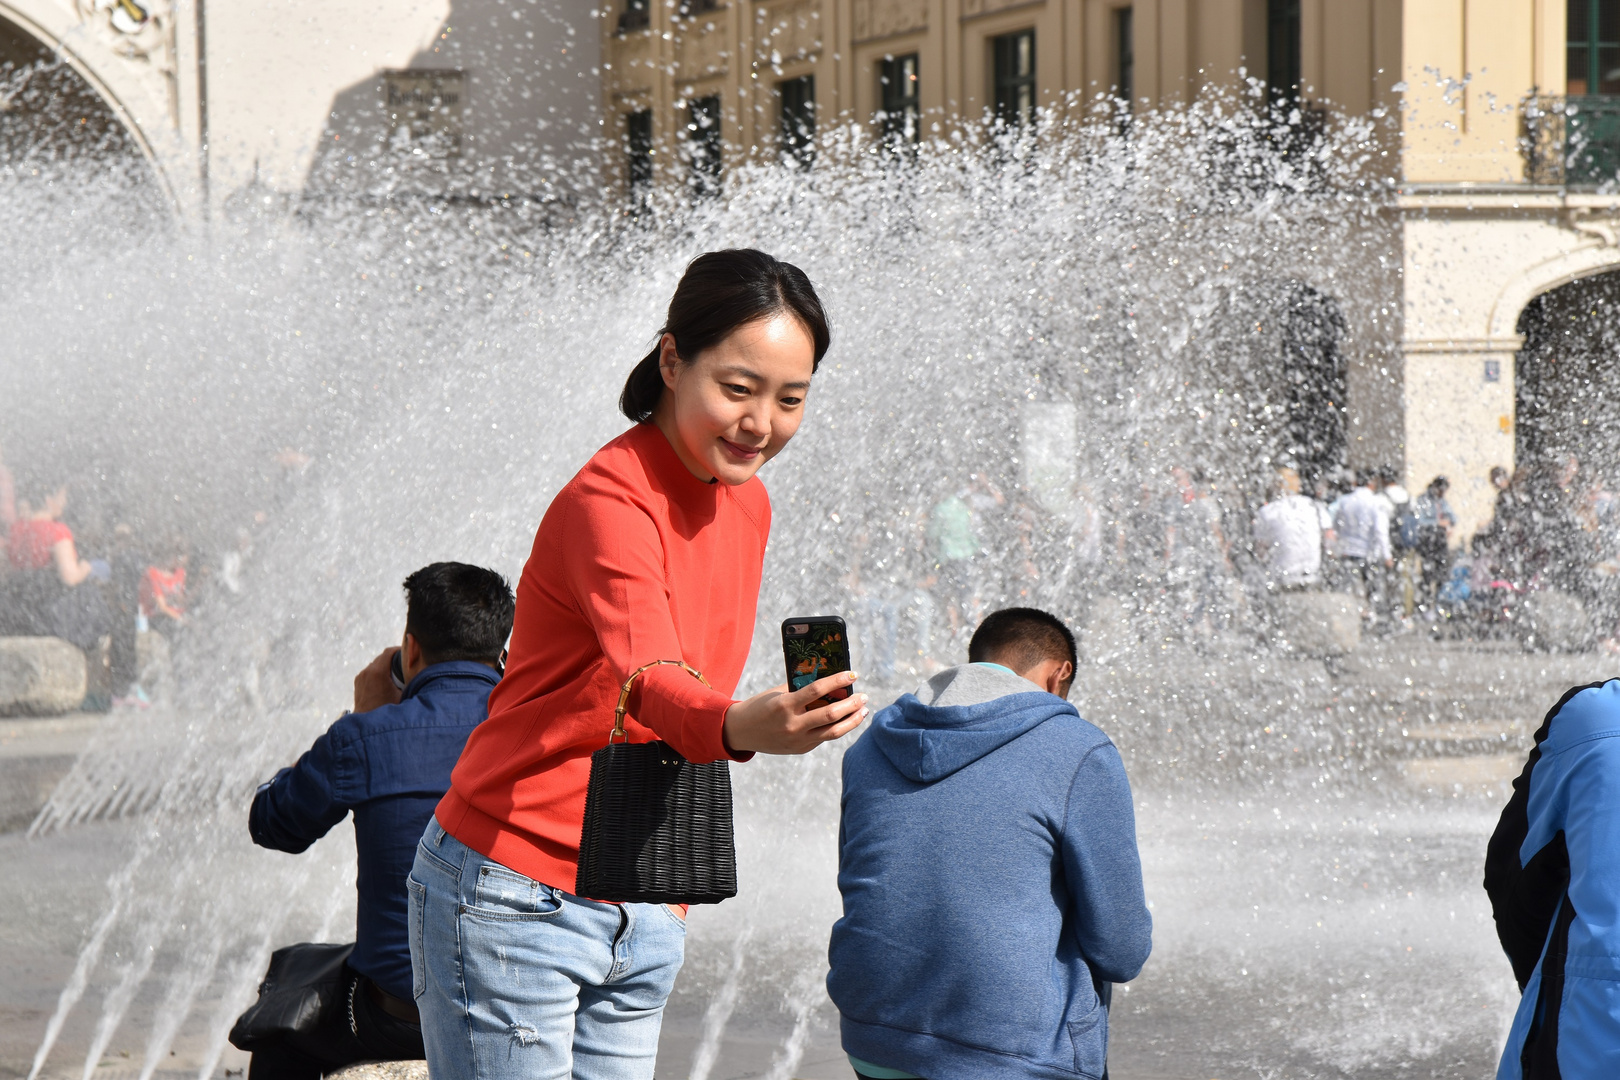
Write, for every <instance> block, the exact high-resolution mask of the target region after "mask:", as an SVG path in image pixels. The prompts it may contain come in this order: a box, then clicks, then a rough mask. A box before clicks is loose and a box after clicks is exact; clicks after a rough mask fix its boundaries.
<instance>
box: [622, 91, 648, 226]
mask: <svg viewBox="0 0 1620 1080" xmlns="http://www.w3.org/2000/svg"><path fill="white" fill-rule="evenodd" d="M624 152H625V171H626V172H627V173H628V174H629V177H630V201H631V203H633V204H634V205H636V206H642V205H644V204H645V203H646V201H647V196H648V194H650V193H651V191H652V183H653V125H652V110H651V109H641V110H639V111H637V112H633V113H627V114H626V115H625V118H624Z"/></svg>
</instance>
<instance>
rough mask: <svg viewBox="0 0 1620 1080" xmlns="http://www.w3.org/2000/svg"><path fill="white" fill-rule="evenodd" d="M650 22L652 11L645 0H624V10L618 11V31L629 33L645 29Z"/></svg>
mask: <svg viewBox="0 0 1620 1080" xmlns="http://www.w3.org/2000/svg"><path fill="white" fill-rule="evenodd" d="M651 24H652V12H651V10H650V9H649V8H648V6H647V0H624V10H623V11H621V12H619V33H621V34H629V33H634V32H635V31H637V30H645V29H647V27H648V26H649V25H651Z"/></svg>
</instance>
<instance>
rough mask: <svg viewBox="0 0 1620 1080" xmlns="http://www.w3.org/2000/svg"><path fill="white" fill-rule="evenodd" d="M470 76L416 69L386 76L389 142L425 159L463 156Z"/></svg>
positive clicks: (384, 78) (385, 88) (440, 70)
mask: <svg viewBox="0 0 1620 1080" xmlns="http://www.w3.org/2000/svg"><path fill="white" fill-rule="evenodd" d="M466 97H467V95H466V73H465V72H461V71H452V70H448V69H432V70H430V69H416V70H411V71H387V72H384V73H383V104H384V105H385V106H386V108H387V109H388V135H389V142H390V143H391V144H392V145H393V146H394V148H395V149H396V150H405V151H409V152H410V153H411V154H416V155H421V156H422V157H431V158H447V157H458V156H460V154H461V137H462V130H463V119H464V110H465V103H466Z"/></svg>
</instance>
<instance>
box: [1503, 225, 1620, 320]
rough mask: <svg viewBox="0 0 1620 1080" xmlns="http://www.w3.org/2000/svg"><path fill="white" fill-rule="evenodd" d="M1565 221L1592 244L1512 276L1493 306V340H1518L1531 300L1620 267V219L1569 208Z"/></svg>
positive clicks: (1570, 250)
mask: <svg viewBox="0 0 1620 1080" xmlns="http://www.w3.org/2000/svg"><path fill="white" fill-rule="evenodd" d="M1563 216H1564V217H1565V219H1566V220H1565V221H1563V222H1561V224H1565V225H1566V226H1567V227H1569V228H1570V229H1572V230H1573V231H1574V232H1575V233H1576V234H1577V235H1584V236H1588V237H1590V238H1591V240H1590V242H1589V243H1586V244H1582V245H1580V246H1579V247H1574V248H1572V249H1569V250H1566V251H1564V252H1563V253H1561V254H1559V255H1556V256H1554V257H1553V258H1550V259H1544V260H1542V261H1541V262H1539V263H1536V264H1534V265H1532V266H1530V267H1528V268H1526V269H1525V270H1524V271H1523V272H1522V273H1520V274H1519V275H1518V276H1517V277H1515V278H1513V279H1511V280H1510V281H1509V282H1508V283H1507V285H1506V286H1504V287H1503V288H1502V290H1501V292H1499V293H1498V294H1497V296H1496V300H1495V302H1494V303H1493V304H1492V305H1491V312H1490V318H1489V325H1488V329H1487V334H1488V337H1489V339H1490V340H1493V341H1517V340H1518V338H1519V333H1520V331H1519V320H1520V317H1521V316H1522V315H1523V313H1524V310H1525V309H1526V308H1527V307H1529V306H1530V302H1531V301H1532V300H1534V299H1535V298H1536V297H1538V296H1540V295H1542V294H1543V293H1548V292H1551V291H1553V290H1554V289H1557V288H1560V287H1562V286H1564V285H1568V284H1570V283H1571V282H1574V281H1579V280H1580V279H1581V278H1586V277H1592V276H1593V275H1596V274H1603V273H1607V272H1609V271H1611V270H1617V269H1620V218H1615V217H1608V218H1603V217H1596V216H1590V217H1589V216H1584V215H1579V214H1576V213H1575V212H1573V211H1566V212H1565V214H1564V215H1563Z"/></svg>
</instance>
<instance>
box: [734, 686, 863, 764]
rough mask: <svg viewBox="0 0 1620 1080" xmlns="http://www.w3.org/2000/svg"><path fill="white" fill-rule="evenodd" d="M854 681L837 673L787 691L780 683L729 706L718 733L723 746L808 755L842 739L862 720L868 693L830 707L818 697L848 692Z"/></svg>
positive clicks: (836, 702)
mask: <svg viewBox="0 0 1620 1080" xmlns="http://www.w3.org/2000/svg"><path fill="white" fill-rule="evenodd" d="M855 679H856V675H855V673H854V672H853V671H840V672H837V673H835V674H832V675H828V676H826V677H824V678H821V679H817V680H816V681H815V682H813V683H811V684H809V685H808V686H805V687H802V688H801V689H798V690H793V691H789V690H788V688H787V684H786V683H783V684H782V685H781V686H777V687H773V688H772V689H770V690H767V691H765V692H764V693H763V694H755V695H754V696H753V697H751V698H747V699H745V700H743V701H737V702H733V703H732V706H731V708H729V709H727V710H726V719H725V726H724V728H723V729H722V731H723V735H724V738H725V740H726V747H727V748H728V749H730V750H731V751H733V752H734V753H738V754H743V753H748V752H750V751H752V752H755V753H760V754H808V753H809V752H810V751H812V750H814V749H815V748H816V747H818V746H820V745H821V744H822V743H826V742H832V741H833V740H834V739H841V738H843V737H844V736H845V735H848V734H849V733H850V732H851V731H854V730H855V728H856V727H858V726H859V725H860V722H861V721H862V720H864V719H866V713H867V708H866V695H865V694H851V695H849V696H848V697H846V698H844V699H843V700H842V701H834V702H832V703H831V704H822V703H821V699H822V698H824V697H826V696H827V695H828V694H830V693H832V692H834V691H835V690H843V689H847V688H848V687H849V685H850V684H851V683H853V682H854V681H855Z"/></svg>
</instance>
